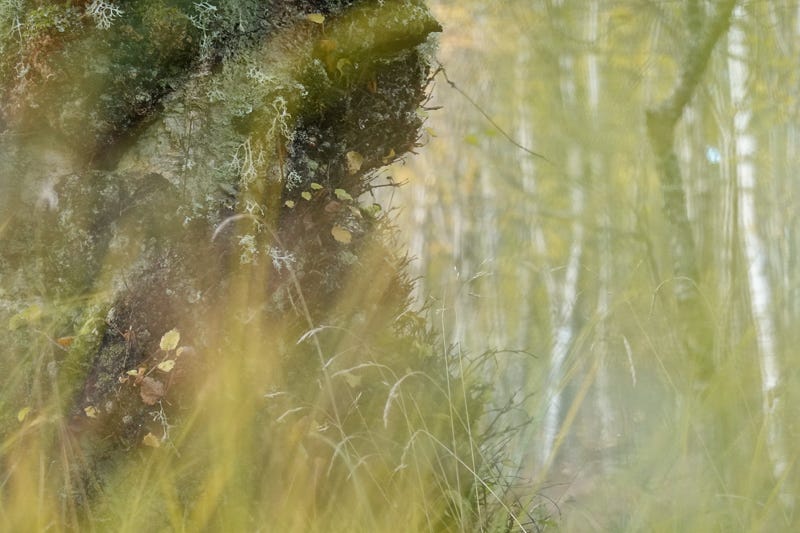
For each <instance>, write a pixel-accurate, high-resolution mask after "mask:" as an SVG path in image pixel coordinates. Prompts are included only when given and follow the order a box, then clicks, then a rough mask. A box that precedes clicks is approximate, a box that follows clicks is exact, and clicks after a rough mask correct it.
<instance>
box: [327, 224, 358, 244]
mask: <svg viewBox="0 0 800 533" xmlns="http://www.w3.org/2000/svg"><path fill="white" fill-rule="evenodd" d="M331 235H333V238H334V239H336V242H340V243H342V244H350V241H352V240H353V235H352V234H351V233H350V232H349V231H347V230H346V229H344V228H343V227H341V226H333V228H331Z"/></svg>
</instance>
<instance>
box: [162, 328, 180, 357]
mask: <svg viewBox="0 0 800 533" xmlns="http://www.w3.org/2000/svg"><path fill="white" fill-rule="evenodd" d="M180 340H181V334H180V333H179V332H178V330H177V329H174V328H173V329H171V330H169V331H168V332H166V333H164V336H163V337H161V343H160V344H159V346H160V347H161V349H162V350H164V351H165V352H168V351H170V350H174V349H175V348H176V347H177V346H178V342H179V341H180Z"/></svg>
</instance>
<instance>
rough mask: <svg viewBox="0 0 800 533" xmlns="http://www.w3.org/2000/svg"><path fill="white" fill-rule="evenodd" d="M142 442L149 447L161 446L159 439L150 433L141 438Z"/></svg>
mask: <svg viewBox="0 0 800 533" xmlns="http://www.w3.org/2000/svg"><path fill="white" fill-rule="evenodd" d="M142 444H144V445H145V446H150V447H151V448H161V439H159V438H158V437H156V436H155V435H153V434H152V433H148V434H147V435H145V436H144V438H143V439H142Z"/></svg>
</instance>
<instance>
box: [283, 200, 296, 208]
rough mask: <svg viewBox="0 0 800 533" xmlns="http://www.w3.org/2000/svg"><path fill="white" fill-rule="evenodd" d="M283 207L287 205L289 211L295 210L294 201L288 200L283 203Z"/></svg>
mask: <svg viewBox="0 0 800 533" xmlns="http://www.w3.org/2000/svg"><path fill="white" fill-rule="evenodd" d="M283 205H285V206H286V207H288V208H289V209H294V200H286V201H285V202H283Z"/></svg>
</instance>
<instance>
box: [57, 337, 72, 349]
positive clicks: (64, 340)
mask: <svg viewBox="0 0 800 533" xmlns="http://www.w3.org/2000/svg"><path fill="white" fill-rule="evenodd" d="M74 340H75V337H72V336H70V337H59V338H57V339H56V344H58V345H59V346H61V347H62V348H69V347H70V346H72V342H73V341H74Z"/></svg>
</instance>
